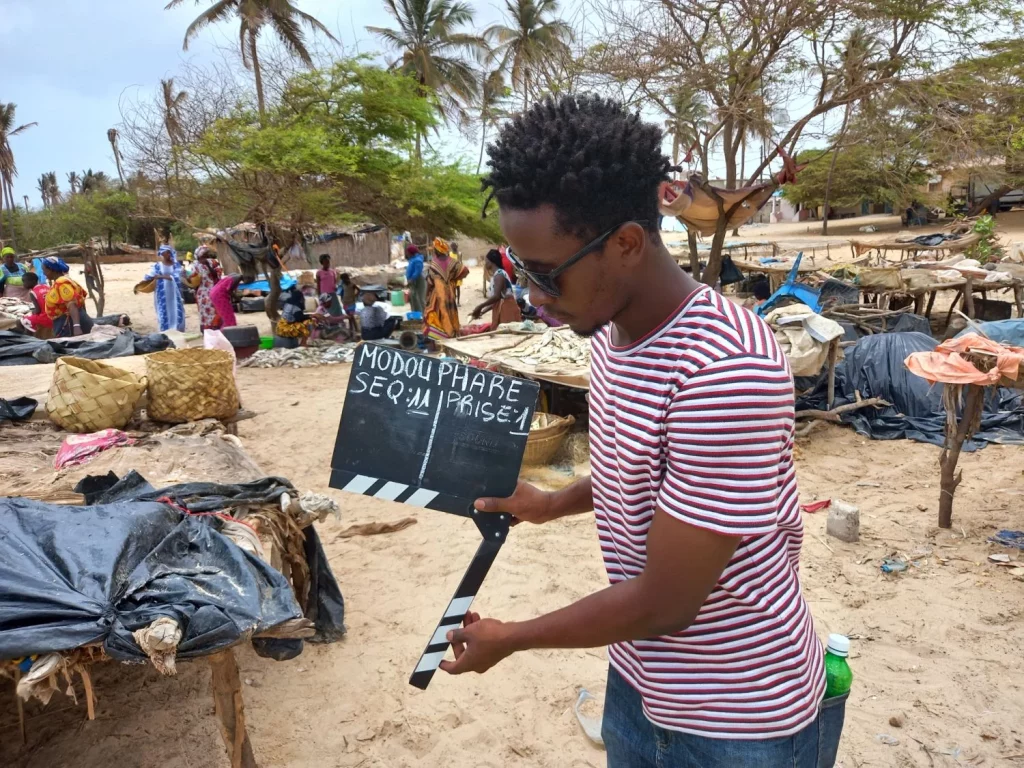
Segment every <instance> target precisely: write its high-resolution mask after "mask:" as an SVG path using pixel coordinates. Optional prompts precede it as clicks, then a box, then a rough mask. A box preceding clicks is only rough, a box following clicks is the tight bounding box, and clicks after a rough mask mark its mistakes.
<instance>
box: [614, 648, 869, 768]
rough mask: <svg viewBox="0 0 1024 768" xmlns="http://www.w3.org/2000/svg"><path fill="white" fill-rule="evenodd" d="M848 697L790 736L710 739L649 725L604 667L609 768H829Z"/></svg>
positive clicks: (827, 705) (635, 698)
mask: <svg viewBox="0 0 1024 768" xmlns="http://www.w3.org/2000/svg"><path fill="white" fill-rule="evenodd" d="M849 695H850V694H848V693H847V694H845V695H843V696H836V697H835V698H833V699H827V700H826V701H824V702H822V704H821V708H820V709H819V711H818V718H817V719H816V720H815V721H814V722H813V723H811V724H810V725H808V726H807V727H806V728H804V729H803V730H802V731H800V732H799V733H795V734H793V735H792V736H783V737H781V738H777V739H761V740H760V741H757V740H753V741H748V740H741V739H709V738H708V737H706V736H693V735H691V734H688V733H681V732H679V731H670V730H666V729H665V728H661V727H659V726H657V725H654V724H653V723H652V722H651V721H650V720H648V719H647V717H646V716H645V715H644V710H643V704H642V703H641V700H640V694H639V693H637V691H636V689H635V688H633V686H631V685H630V684H629V683H627V682H626V681H625V679H623V677H622V675H620V674H619V673H618V672H616V671H615V670H614V669H612V668H611V667H609V668H608V689H607V692H606V694H605V699H604V720H603V722H602V725H601V737H602V738H603V739H604V746H605V749H606V750H607V752H608V768H747V767H748V766H750V768H755V767H756V768H783V766H785V767H786V768H832V766H833V765H835V761H836V752H837V751H838V750H839V736H840V734H841V733H842V731H843V718H844V716H845V714H846V698H847V697H848V696H849Z"/></svg>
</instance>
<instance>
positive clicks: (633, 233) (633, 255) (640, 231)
mask: <svg viewBox="0 0 1024 768" xmlns="http://www.w3.org/2000/svg"><path fill="white" fill-rule="evenodd" d="M612 242H614V243H615V246H616V248H618V250H619V253H620V259H621V260H622V264H623V266H625V267H636V266H638V265H639V264H640V260H641V258H642V257H643V254H644V248H645V247H646V245H647V231H646V230H645V229H644V228H643V227H642V226H640V225H639V224H637V223H636V222H629V223H628V224H625V225H623V226H622V227H621V228H620V229H619V231H618V232H616V233H615V235H614V237H613V238H612Z"/></svg>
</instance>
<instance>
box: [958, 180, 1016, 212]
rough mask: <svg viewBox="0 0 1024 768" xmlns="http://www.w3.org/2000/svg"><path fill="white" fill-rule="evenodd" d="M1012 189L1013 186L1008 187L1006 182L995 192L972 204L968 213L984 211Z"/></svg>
mask: <svg viewBox="0 0 1024 768" xmlns="http://www.w3.org/2000/svg"><path fill="white" fill-rule="evenodd" d="M1011 189H1013V187H1008V186H1006V185H1005V184H1004V185H1002V186H1001V187H999V189H997V190H996V191H995V192H990V193H989V194H987V195H985V197H983V198H981V200H978V201H976V202H974V203H973V204H972V205H971V207H970V209H969V210H968V211H967V215H968V216H977V215H978V214H979V213H981V212H982V211H985V210H987V209H988V207H989V206H990V205H992V203H994V202H995V201H996V200H998V199H999V198H1000V197H1002V196H1003V195H1005V194H1006V193H1007V192H1009V191H1010V190H1011Z"/></svg>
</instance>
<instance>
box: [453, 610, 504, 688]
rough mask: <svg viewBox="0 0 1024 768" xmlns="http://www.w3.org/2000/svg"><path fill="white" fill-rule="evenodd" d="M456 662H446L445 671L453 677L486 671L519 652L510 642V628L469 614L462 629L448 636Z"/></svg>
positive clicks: (474, 614) (454, 630)
mask: <svg viewBox="0 0 1024 768" xmlns="http://www.w3.org/2000/svg"><path fill="white" fill-rule="evenodd" d="M448 642H450V643H451V644H452V650H453V651H454V652H455V661H442V662H441V669H443V670H444V671H445V672H447V673H448V674H450V675H461V674H463V673H464V672H478V673H482V672H486V671H487V670H488V669H490V668H491V667H493V666H494V665H495V664H497V663H498V662H499V661H501V660H502V659H504V658H506V657H508V656H511V655H512V652H513V651H514V650H515V649H514V648H512V646H511V645H510V644H509V642H508V632H507V629H506V625H505V624H504V623H502V622H500V621H498V620H497V619H481V618H480V615H479V614H477V613H472V612H471V613H467V614H466V619H465V625H464V626H463V627H462V629H453V630H452V631H451V632H449V633H448Z"/></svg>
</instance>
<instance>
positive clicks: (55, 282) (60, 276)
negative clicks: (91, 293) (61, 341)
mask: <svg viewBox="0 0 1024 768" xmlns="http://www.w3.org/2000/svg"><path fill="white" fill-rule="evenodd" d="M69 271H70V270H69V268H68V265H67V264H65V263H64V260H63V259H58V258H57V257H56V256H51V257H50V258H48V259H43V274H44V275H46V279H47V281H49V284H50V288H49V290H48V291H47V292H46V301H45V302H44V304H45V306H44V307H43V311H44V312H45V313H46V316H47V317H48V318H50V321H51V322H52V323H53V335H54V336H55V337H57V338H60V337H62V336H64V337H66V336H81V335H82V334H83V333H89V331H91V330H92V318H91V317H89V313H88V312H86V311H85V298H86V296H87V295H88V294H87V293H86V292H85V288H83V287H82V286H80V285H79V284H78V283H76V282H75V281H74V280H72V279H71V278H70V277H68V272H69Z"/></svg>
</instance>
